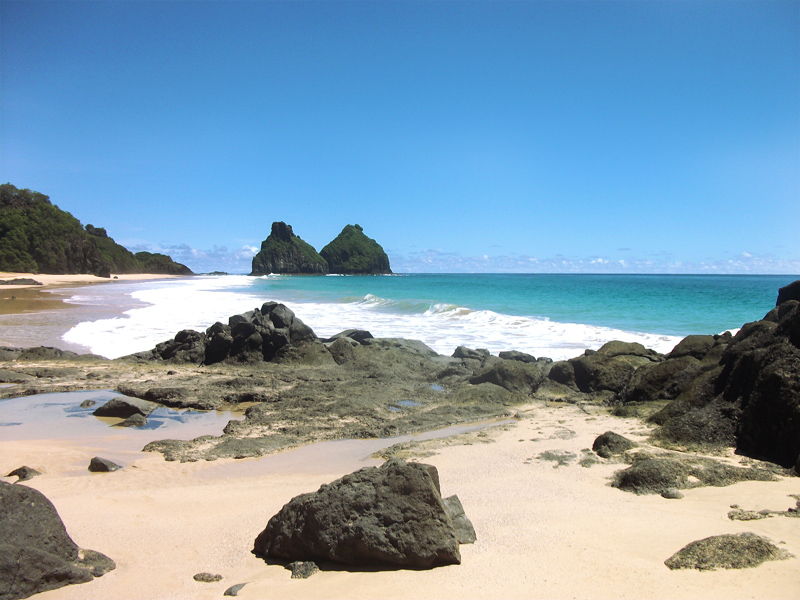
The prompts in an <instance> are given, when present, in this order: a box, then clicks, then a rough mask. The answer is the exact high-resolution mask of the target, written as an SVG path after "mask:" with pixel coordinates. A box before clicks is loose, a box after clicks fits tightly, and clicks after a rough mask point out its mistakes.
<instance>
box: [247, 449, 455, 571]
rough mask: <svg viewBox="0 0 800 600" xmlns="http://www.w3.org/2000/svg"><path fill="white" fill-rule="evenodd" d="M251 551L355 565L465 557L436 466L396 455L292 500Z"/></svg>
mask: <svg viewBox="0 0 800 600" xmlns="http://www.w3.org/2000/svg"><path fill="white" fill-rule="evenodd" d="M253 553H254V554H256V555H257V556H260V557H262V558H265V559H268V558H272V559H281V560H286V561H331V562H335V563H340V564H344V565H351V566H354V567H363V566H369V565H378V566H388V567H395V568H396V567H402V568H412V569H428V568H431V567H436V566H440V565H450V564H459V563H460V562H461V555H460V553H459V549H458V540H457V538H456V533H455V530H454V528H453V523H452V520H451V518H450V517H449V516H448V512H447V510H446V508H445V505H444V502H443V500H442V496H441V492H440V489H439V475H438V473H437V471H436V468H435V467H433V466H431V465H423V464H417V463H406V462H404V461H402V460H396V459H393V460H389V461H387V462H385V463H384V464H383V465H382V466H381V467H366V468H364V469H361V470H359V471H356V472H355V473H351V474H350V475H346V476H344V477H343V478H341V479H339V480H337V481H334V482H333V483H330V484H328V485H323V486H322V487H321V488H320V489H319V491H317V492H315V493H312V494H302V495H300V496H297V497H295V498H293V499H292V500H291V501H290V502H289V503H288V504H286V505H285V506H284V507H283V508H282V509H281V510H280V512H279V513H278V514H276V515H275V516H273V517H272V518H271V519H270V520H269V523H268V524H267V527H266V529H264V531H262V532H261V534H259V536H258V537H257V538H256V540H255V546H254V548H253Z"/></svg>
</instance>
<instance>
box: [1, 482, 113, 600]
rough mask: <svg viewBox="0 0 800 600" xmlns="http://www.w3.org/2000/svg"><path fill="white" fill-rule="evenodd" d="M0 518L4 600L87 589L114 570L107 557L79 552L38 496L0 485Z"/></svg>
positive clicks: (50, 507)
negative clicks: (76, 586) (80, 587)
mask: <svg viewBox="0 0 800 600" xmlns="http://www.w3.org/2000/svg"><path fill="white" fill-rule="evenodd" d="M0 515H2V518H0V598H2V599H3V600H16V599H17V598H27V597H28V596H32V595H33V594H38V593H39V592H44V591H46V590H53V589H57V588H60V587H63V586H65V585H70V584H74V583H86V582H88V581H91V580H92V578H93V577H98V576H100V575H102V574H103V573H105V572H107V571H108V570H111V569H113V568H114V563H113V561H111V560H110V559H109V558H107V557H105V556H103V555H102V554H99V553H97V552H91V551H81V550H80V549H79V548H78V546H77V545H76V544H75V542H73V541H72V539H71V538H70V537H69V535H68V534H67V530H66V528H65V527H64V523H63V522H62V521H61V518H60V517H59V516H58V512H57V511H56V509H55V507H54V506H53V504H52V503H51V502H50V501H49V500H48V499H47V498H46V497H45V496H43V495H42V494H41V493H40V492H38V491H37V490H34V489H32V488H29V487H26V486H24V485H16V484H14V485H12V484H9V483H5V482H0ZM101 557H102V558H101Z"/></svg>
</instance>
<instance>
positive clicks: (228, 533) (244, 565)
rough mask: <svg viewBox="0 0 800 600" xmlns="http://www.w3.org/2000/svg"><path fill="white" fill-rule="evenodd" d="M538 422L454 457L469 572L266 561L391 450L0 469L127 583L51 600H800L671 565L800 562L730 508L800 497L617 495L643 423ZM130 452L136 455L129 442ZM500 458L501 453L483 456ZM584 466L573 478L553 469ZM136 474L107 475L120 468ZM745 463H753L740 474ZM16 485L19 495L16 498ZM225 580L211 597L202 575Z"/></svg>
mask: <svg viewBox="0 0 800 600" xmlns="http://www.w3.org/2000/svg"><path fill="white" fill-rule="evenodd" d="M589 411H590V412H592V413H593V414H591V415H590V414H586V413H585V412H584V411H583V410H582V409H579V408H577V407H575V406H571V405H564V406H549V407H548V406H544V405H541V404H539V405H536V406H531V407H528V409H527V410H526V411H525V412H524V413H523V418H522V419H521V420H520V421H518V422H517V423H515V424H513V425H505V426H502V427H497V428H494V429H490V430H485V433H484V434H482V435H480V434H479V435H472V436H469V437H470V439H472V440H473V442H474V443H471V444H470V445H452V446H446V447H443V448H440V449H437V450H436V451H437V452H438V453H437V454H436V455H434V456H430V457H427V458H425V459H423V460H424V462H428V463H431V464H434V465H436V466H437V467H438V469H439V475H440V478H441V484H442V492H443V494H444V495H451V494H457V495H458V496H459V498H460V499H461V501H462V503H463V505H464V507H465V510H466V513H467V515H468V516H469V517H470V519H471V520H472V522H473V524H474V526H475V529H476V531H477V536H478V541H477V542H476V543H475V544H474V545H465V546H462V547H461V553H462V564H461V565H458V566H449V567H442V568H437V569H433V570H429V571H406V570H397V571H372V572H370V571H365V572H349V571H345V570H326V571H322V572H320V573H317V574H316V575H314V576H312V577H311V578H309V579H307V580H292V579H290V573H289V571H287V570H286V569H284V568H283V567H282V566H280V565H268V564H266V563H265V562H264V561H263V560H260V559H257V558H256V557H254V556H253V555H252V554H251V553H250V550H251V548H252V546H253V540H254V539H255V537H256V535H258V533H259V532H260V531H261V530H262V529H263V528H264V527H265V525H266V523H267V521H268V520H269V518H270V517H271V516H272V515H273V514H275V513H276V512H277V511H278V510H279V509H280V508H281V506H282V505H283V504H284V503H286V502H288V501H289V499H291V498H292V497H293V496H295V495H297V494H300V493H303V492H309V491H314V490H316V489H317V488H318V487H319V486H320V485H321V484H323V483H326V482H329V481H332V480H334V479H336V478H338V477H341V476H342V475H344V474H346V473H349V472H351V471H353V470H356V469H358V468H360V467H363V466H367V465H377V464H379V462H380V461H378V460H374V459H369V458H367V455H369V454H370V453H371V452H373V451H374V450H375V447H374V446H375V444H374V441H372V443H371V444H370V443H369V441H364V442H359V441H352V442H333V443H326V444H317V445H314V446H310V447H305V448H301V449H299V450H297V451H293V452H287V453H284V454H281V455H277V456H273V457H266V458H262V459H248V460H240V461H233V460H228V461H216V462H208V463H206V462H202V463H187V464H179V463H168V462H165V461H164V460H163V458H162V457H161V455H160V454H152V455H150V454H142V453H139V452H132V451H130V450H123V449H121V448H122V446H124V444H121V442H120V440H122V439H124V436H125V435H127V434H126V432H125V431H121V432H115V433H114V436H113V437H97V436H93V437H87V438H83V439H69V440H38V441H2V442H0V468H2V469H4V471H3V472H5V473H7V472H8V471H10V470H11V469H14V468H16V467H18V466H21V465H23V464H24V465H28V466H31V467H34V468H36V469H38V470H40V471H42V472H43V473H44V474H43V475H42V476H40V477H36V478H34V479H32V480H31V481H29V482H27V485H30V486H31V487H34V488H36V489H38V490H41V491H42V492H43V493H44V494H45V495H46V496H47V497H48V498H49V499H50V500H51V501H52V502H53V503H54V504H55V506H56V508H57V509H58V511H59V513H60V515H61V517H62V518H63V520H64V522H65V524H66V526H67V530H68V532H69V533H70V535H71V536H72V537H73V539H74V540H75V541H76V543H77V544H78V545H80V546H81V547H83V548H90V549H93V550H97V551H100V552H103V553H105V554H107V555H108V556H110V557H111V558H113V559H114V560H115V561H116V563H117V569H116V570H115V571H113V572H111V573H109V574H107V575H105V576H104V577H102V578H100V579H97V580H95V581H93V582H91V583H88V584H83V585H78V586H69V587H66V588H62V589H60V590H55V591H52V592H46V593H43V594H41V595H40V596H38V597H40V598H42V599H43V600H44V599H48V600H51V599H52V600H55V599H62V598H63V599H66V598H75V599H82V600H83V599H86V600H88V599H94V598H96V599H104V600H105V599H108V598H115V599H120V600H123V599H126V598H131V599H133V598H137V599H154V600H155V599H162V600H163V599H167V598H197V599H202V598H220V597H222V593H223V591H224V590H225V589H227V588H228V587H230V586H232V585H234V584H238V583H245V582H246V583H247V585H246V586H245V587H244V588H243V589H242V590H241V591H240V592H239V596H240V597H242V598H270V599H272V598H292V599H297V598H503V599H505V598H636V599H641V598H669V599H670V600H676V599H679V598H703V599H713V598H720V599H726V600H731V599H735V598H798V597H800V559H798V558H793V559H790V560H785V561H777V562H771V563H766V564H763V565H761V566H760V567H758V568H755V569H745V570H738V571H736V570H730V571H729V570H721V571H714V572H699V571H694V570H691V571H670V570H669V569H668V568H667V567H666V566H664V560H665V559H667V558H669V557H670V556H671V555H672V554H673V553H674V552H676V551H677V550H679V549H680V548H682V547H683V546H684V545H686V544H687V543H689V542H692V541H694V540H698V539H701V538H704V537H708V536H710V535H717V534H723V533H737V532H742V531H752V532H755V533H758V534H761V535H764V536H766V537H768V538H770V539H771V540H773V541H774V542H775V543H777V544H779V546H780V547H781V548H783V549H785V550H787V551H789V552H790V553H792V554H793V555H795V556H796V557H800V519H790V518H787V517H781V516H775V517H772V518H769V519H764V520H759V521H751V522H739V521H730V520H729V519H728V518H727V513H728V511H729V510H730V505H732V504H738V505H740V506H742V507H743V508H746V509H753V510H760V509H772V510H786V509H787V508H788V507H790V506H794V499H793V498H790V497H789V494H797V493H800V479H798V478H785V479H781V480H780V481H778V482H746V483H739V484H736V485H733V486H730V487H727V488H699V489H694V490H688V491H686V492H685V498H684V499H682V500H667V499H664V498H662V497H660V496H635V495H633V494H630V493H627V492H622V491H620V490H617V489H614V488H611V487H610V486H609V480H610V477H611V475H612V473H613V472H614V471H616V470H617V469H620V468H622V467H623V466H624V465H618V464H611V463H607V462H605V461H603V462H602V463H601V464H596V465H594V466H591V467H588V468H587V467H583V466H580V464H579V460H580V459H581V458H582V457H583V456H585V455H586V453H585V452H584V450H587V449H588V448H590V447H591V445H592V442H593V440H594V438H595V437H596V436H597V435H599V434H601V433H603V432H604V431H607V430H610V429H613V430H615V431H617V432H619V433H622V434H624V435H628V436H630V437H631V438H633V439H639V440H641V439H643V438H642V436H641V434H643V433H645V430H644V427H643V425H642V423H641V422H640V421H638V420H635V419H620V418H616V417H611V416H609V415H607V414H606V413H604V412H602V411H601V410H600V409H594V408H592V407H590V408H589ZM120 436H122V437H120ZM477 442H487V443H477ZM546 452H549V453H551V455H558V454H559V453H567V454H573V455H575V458H574V459H572V460H570V461H569V463H568V464H566V465H565V466H558V463H557V462H553V461H550V460H542V459H539V458H537V457H539V456H540V455H541V454H542V453H546ZM109 454H111V455H112V456H113V457H115V458H116V459H118V460H119V461H121V462H122V463H124V465H125V468H124V469H123V470H121V471H117V472H114V473H105V474H90V473H89V472H88V471H86V466H87V465H88V462H89V459H90V458H91V457H92V456H95V455H109ZM731 460H733V461H738V457H731ZM12 480H13V479H11V478H9V479H6V481H12ZM201 571H208V572H211V573H219V574H221V575H222V576H223V577H224V579H223V580H222V581H221V582H218V583H210V584H209V583H198V582H195V581H194V580H193V579H192V576H193V575H194V574H195V573H198V572H201Z"/></svg>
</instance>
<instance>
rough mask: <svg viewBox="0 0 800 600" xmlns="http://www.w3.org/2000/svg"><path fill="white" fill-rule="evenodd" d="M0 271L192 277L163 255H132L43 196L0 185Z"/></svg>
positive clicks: (106, 275) (7, 184) (101, 229)
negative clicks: (146, 274)
mask: <svg viewBox="0 0 800 600" xmlns="http://www.w3.org/2000/svg"><path fill="white" fill-rule="evenodd" d="M0 271H10V272H18V273H45V274H49V275H67V274H73V275H74V274H91V275H99V276H102V277H109V276H110V274H111V273H119V274H128V273H155V274H167V275H192V274H193V273H192V271H191V269H189V267H187V266H185V265H182V264H180V263H176V262H175V261H173V260H172V259H171V258H170V257H168V256H165V255H163V254H150V253H147V252H143V253H139V254H136V255H135V254H133V253H132V252H131V251H130V250H128V249H127V248H125V247H123V246H120V245H119V244H117V243H116V242H115V241H114V239H113V238H111V237H109V235H108V233H107V232H106V230H105V229H103V228H102V227H94V226H93V225H86V227H85V228H84V227H83V226H82V225H81V223H80V221H79V220H78V219H76V218H75V217H73V216H72V215H71V214H70V213H68V212H66V211H63V210H61V209H60V208H58V206H56V205H54V204H52V203H51V202H50V198H49V197H48V196H45V195H44V194H40V193H39V192H34V191H31V190H27V189H21V190H20V189H17V188H16V187H14V186H13V185H11V184H10V183H6V184H4V185H0Z"/></svg>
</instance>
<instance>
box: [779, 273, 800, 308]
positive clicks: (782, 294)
mask: <svg viewBox="0 0 800 600" xmlns="http://www.w3.org/2000/svg"><path fill="white" fill-rule="evenodd" d="M789 300H797V301H798V302H800V279H798V280H797V281H794V282H792V283H790V284H789V285H787V286H784V287H782V288H781V289H779V290H778V301H777V302H776V303H775V306H779V305H781V304H783V303H784V302H788V301H789Z"/></svg>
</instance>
